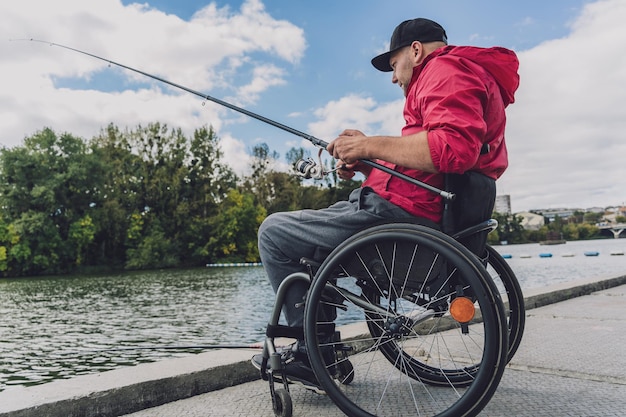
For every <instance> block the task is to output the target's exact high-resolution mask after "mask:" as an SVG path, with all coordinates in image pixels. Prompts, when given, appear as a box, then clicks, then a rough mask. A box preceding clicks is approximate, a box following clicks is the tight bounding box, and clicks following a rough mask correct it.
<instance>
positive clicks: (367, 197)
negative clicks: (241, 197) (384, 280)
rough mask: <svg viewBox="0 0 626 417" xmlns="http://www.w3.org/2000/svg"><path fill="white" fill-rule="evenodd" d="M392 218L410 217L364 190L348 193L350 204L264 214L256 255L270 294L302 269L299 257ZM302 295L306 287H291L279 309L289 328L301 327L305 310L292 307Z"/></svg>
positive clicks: (410, 216) (309, 254) (343, 203)
mask: <svg viewBox="0 0 626 417" xmlns="http://www.w3.org/2000/svg"><path fill="white" fill-rule="evenodd" d="M392 218H413V216H412V215H411V214H409V213H407V212H406V211H404V210H403V209H401V208H400V207H398V206H396V205H394V204H392V203H390V202H388V201H387V200H385V199H384V198H382V197H380V196H379V195H378V194H376V193H374V192H373V191H372V189H371V188H368V187H364V188H358V189H356V190H354V191H352V193H351V194H350V197H349V199H348V201H340V202H338V203H335V204H333V205H332V206H330V207H328V208H325V209H321V210H298V211H292V212H282V213H274V214H272V215H270V216H268V217H267V218H266V219H265V221H263V223H262V224H261V227H260V228H259V235H258V238H259V253H260V256H261V262H262V263H263V267H264V268H265V272H266V274H267V276H268V279H269V282H270V284H271V285H272V288H273V289H274V292H276V291H277V289H278V286H279V285H280V283H281V282H282V281H283V279H285V277H287V276H288V275H290V274H292V273H294V272H299V271H304V270H305V269H304V267H303V266H302V265H300V259H301V258H302V257H307V258H312V259H314V258H315V256H314V255H315V253H316V251H318V250H319V249H320V248H321V249H326V250H327V251H328V252H330V251H331V250H332V249H334V248H335V247H336V246H338V245H339V244H340V243H341V242H343V241H344V240H346V239H347V238H349V237H350V236H352V235H353V234H354V233H356V232H357V231H359V230H361V229H364V228H365V227H367V226H370V225H373V224H374V223H377V222H379V221H381V220H384V219H392ZM319 260H320V261H321V259H319ZM300 284H302V285H300ZM306 291H307V286H306V285H305V284H304V283H297V284H294V285H292V286H291V287H290V288H289V291H288V294H287V297H286V301H285V305H284V306H283V313H284V315H285V318H286V319H287V325H289V326H293V327H301V326H302V324H303V317H304V309H303V308H301V307H300V308H296V307H295V305H296V304H297V303H301V302H302V300H303V298H304V296H305V294H306Z"/></svg>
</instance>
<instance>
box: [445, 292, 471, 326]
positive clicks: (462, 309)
mask: <svg viewBox="0 0 626 417" xmlns="http://www.w3.org/2000/svg"><path fill="white" fill-rule="evenodd" d="M475 312H476V307H474V302H473V301H472V300H470V299H469V298H467V297H457V298H455V299H454V300H452V302H451V303H450V315H451V316H452V318H453V319H454V320H456V321H458V322H459V323H469V322H470V320H472V319H473V318H474V313H475Z"/></svg>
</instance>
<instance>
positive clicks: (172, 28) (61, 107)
mask: <svg viewBox="0 0 626 417" xmlns="http://www.w3.org/2000/svg"><path fill="white" fill-rule="evenodd" d="M414 17H427V18H430V19H433V20H436V21H437V22H439V23H440V24H442V25H443V26H444V27H445V28H446V32H447V34H448V39H449V43H450V44H452V45H475V46H480V47H490V46H502V47H505V48H509V49H511V50H513V51H515V52H516V53H517V55H518V57H519V60H520V71H519V72H520V78H521V82H520V88H519V89H518V91H517V93H516V102H515V103H514V104H512V105H510V106H509V107H508V109H507V131H506V132H507V133H506V141H507V146H508V150H509V163H510V165H509V168H508V170H507V171H506V172H505V173H504V175H503V176H502V177H501V178H500V179H499V180H498V194H499V195H503V194H508V195H510V198H511V205H512V210H513V211H514V212H520V211H526V210H532V209H542V208H562V207H567V208H582V209H586V208H590V207H598V206H599V207H607V206H615V205H624V204H626V163H625V162H626V140H624V132H626V88H625V87H626V54H625V53H624V52H625V51H626V26H625V25H624V24H623V22H624V21H626V1H624V0H595V1H592V0H552V1H545V0H526V1H524V2H503V1H501V0H474V1H467V0H449V1H445V2H443V1H442V2H433V1H426V0H424V1H419V0H396V1H394V2H386V1H379V0H359V1H356V0H355V1H348V0H345V1H336V0H316V1H310V0H306V1H297V0H293V1H284V0H239V1H226V0H216V1H206V0H150V1H146V2H139V3H135V2H132V1H129V0H123V1H121V0H91V1H84V0H56V1H54V2H50V1H48V0H20V1H19V2H17V1H13V2H9V1H3V2H2V3H1V4H0V34H1V35H0V56H1V57H2V58H1V59H0V75H1V76H0V146H2V147H6V148H12V147H15V146H21V145H22V144H23V140H24V138H26V137H29V136H31V135H33V134H34V133H36V132H38V131H41V130H42V129H43V128H46V127H48V128H52V129H53V130H54V131H56V132H57V133H64V132H69V133H71V134H74V135H76V136H80V137H82V138H84V139H86V140H88V139H91V138H92V137H94V136H96V135H98V134H99V133H100V132H101V129H103V128H105V127H106V126H107V125H109V124H110V123H113V124H115V125H117V126H118V127H120V128H123V129H124V128H128V129H131V130H132V129H135V128H137V127H138V126H140V125H141V126H145V125H147V124H149V123H153V122H161V123H165V124H167V125H168V126H170V127H172V128H181V129H183V131H184V132H186V133H188V134H191V133H193V131H194V130H195V129H198V128H200V127H203V126H212V127H213V128H214V129H215V131H216V133H217V135H218V137H219V138H220V144H221V148H222V150H223V152H224V157H225V161H226V162H227V163H228V164H229V165H230V166H231V167H232V168H233V169H234V170H235V172H236V173H237V174H239V175H244V174H246V173H247V172H248V171H247V170H248V169H249V167H250V153H251V150H252V148H253V147H254V146H255V145H257V144H260V143H266V144H267V145H268V146H269V148H270V149H271V150H272V151H276V152H278V153H279V154H280V155H281V157H283V156H284V155H285V154H286V153H287V151H288V150H289V149H291V148H292V147H300V146H302V147H305V148H306V149H308V150H310V151H311V153H312V154H316V148H314V147H313V146H312V145H311V144H310V143H308V142H306V141H305V140H303V139H302V138H300V137H298V136H294V135H293V134H290V133H287V132H284V131H282V130H279V129H277V128H276V127H273V126H270V125H268V124H265V123H262V122H260V121H258V120H254V119H251V118H250V117H247V116H244V115H241V114H240V113H237V112H234V111H232V110H229V109H227V108H225V107H222V106H219V105H217V104H215V103H212V102H210V101H207V102H205V100H203V99H202V98H200V97H198V96H195V95H193V94H189V93H186V92H183V91H180V90H178V89H175V88H171V87H170V86H167V85H164V84H163V83H159V82H156V81H154V80H152V79H149V78H148V77H144V76H141V75H139V74H137V73H134V72H132V71H128V70H125V69H121V68H119V67H116V66H115V65H108V64H107V63H106V62H104V61H102V60H98V59H95V58H92V57H88V56H86V55H83V54H79V53H76V52H72V51H69V50H67V49H63V48H59V47H54V46H50V45H49V44H50V43H58V44H63V45H67V46H70V47H72V48H77V49H80V50H83V51H86V52H89V53H91V54H95V55H98V56H101V57H103V58H105V59H108V60H111V61H115V62H118V63H122V64H124V65H126V66H130V67H133V68H136V69H139V70H141V71H144V72H147V73H150V74H154V75H156V76H158V77H161V78H164V79H167V80H169V81H172V82H174V83H177V84H180V85H183V86H185V87H187V88H190V89H192V90H194V91H198V92H201V93H203V94H207V95H210V96H211V97H215V98H218V99H221V100H225V101H227V102H229V103H232V104H234V105H236V106H239V107H242V108H245V109H247V110H250V111H252V112H255V113H257V114H260V115H261V116H264V117H267V118H269V119H272V120H274V121H277V122H279V123H282V124H284V125H287V126H289V127H292V128H294V129H297V130H299V131H302V132H305V133H308V134H311V135H313V136H315V137H317V138H320V139H322V140H325V141H327V142H328V141H331V140H332V139H334V138H335V137H336V136H337V135H338V134H339V133H340V132H341V131H342V130H344V129H347V128H355V129H359V130H361V131H363V132H364V133H365V134H368V135H376V134H384V135H398V134H400V130H401V128H402V125H403V123H404V122H403V119H402V106H403V102H404V97H403V94H402V91H401V89H400V88H398V87H397V86H396V85H394V84H392V83H391V76H390V74H389V73H382V72H379V71H377V70H375V69H374V68H373V67H372V65H371V64H370V60H371V58H372V57H373V56H375V55H377V54H379V53H381V52H384V51H385V50H386V48H388V45H389V38H390V36H391V33H392V31H393V29H394V28H395V26H396V25H397V24H398V23H400V22H401V21H403V20H406V19H411V18H414ZM30 39H37V40H42V41H44V42H33V41H30ZM326 157H328V155H327V154H326ZM282 161H283V163H281V164H279V165H278V166H277V169H282V167H283V165H284V160H282Z"/></svg>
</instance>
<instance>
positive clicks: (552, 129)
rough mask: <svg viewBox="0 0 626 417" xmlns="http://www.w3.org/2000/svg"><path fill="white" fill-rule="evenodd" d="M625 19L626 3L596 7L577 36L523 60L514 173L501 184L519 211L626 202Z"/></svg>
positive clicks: (513, 132) (511, 130)
mask: <svg viewBox="0 0 626 417" xmlns="http://www.w3.org/2000/svg"><path fill="white" fill-rule="evenodd" d="M624 19H626V3H625V2H623V1H620V0H607V1H600V2H597V3H593V4H590V5H587V6H586V7H585V8H584V9H583V11H582V14H581V15H580V16H579V18H578V19H576V21H574V22H573V24H572V26H571V33H570V34H569V36H567V37H565V38H563V39H558V40H553V41H550V42H545V43H543V44H541V45H539V46H537V47H535V48H533V49H531V50H528V51H523V52H520V53H519V58H520V63H521V64H520V76H521V84H520V89H519V91H518V93H517V95H516V96H517V97H516V99H517V103H515V104H513V105H512V106H511V107H509V112H508V115H509V118H508V130H507V132H508V134H507V142H508V146H509V154H510V162H511V166H510V168H509V170H508V171H507V172H506V173H505V175H504V177H503V178H502V179H501V180H500V182H499V190H500V192H501V193H505V194H511V198H512V205H513V209H514V210H526V209H532V208H541V207H580V208H585V207H591V206H607V205H611V204H622V203H624V202H626V187H624V186H625V185H626V181H625V180H624V178H626V169H625V168H624V163H623V160H622V159H623V155H626V141H624V133H623V132H624V131H626V117H625V116H626V114H625V113H624V107H623V103H624V102H625V101H626V90H624V89H623V88H622V86H623V85H626V58H625V57H624V55H623V54H622V53H621V52H619V51H624V50H626V29H624V27H623V24H622V22H623V21H624Z"/></svg>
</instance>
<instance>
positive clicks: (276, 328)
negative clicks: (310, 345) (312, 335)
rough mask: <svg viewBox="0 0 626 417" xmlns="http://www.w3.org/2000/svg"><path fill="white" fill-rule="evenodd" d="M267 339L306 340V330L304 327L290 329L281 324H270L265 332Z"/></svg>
mask: <svg viewBox="0 0 626 417" xmlns="http://www.w3.org/2000/svg"><path fill="white" fill-rule="evenodd" d="M265 335H266V336H267V337H273V338H276V337H288V338H290V339H298V340H304V329H303V328H302V327H289V326H283V325H281V324H276V325H272V324H268V325H267V329H266V330H265Z"/></svg>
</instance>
